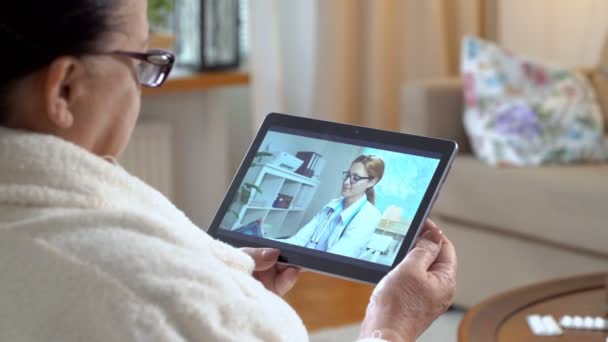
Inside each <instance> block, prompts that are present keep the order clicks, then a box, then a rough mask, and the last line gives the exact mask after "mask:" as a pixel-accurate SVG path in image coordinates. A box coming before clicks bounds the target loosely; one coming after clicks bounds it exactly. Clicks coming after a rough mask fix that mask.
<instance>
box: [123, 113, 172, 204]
mask: <svg viewBox="0 0 608 342" xmlns="http://www.w3.org/2000/svg"><path fill="white" fill-rule="evenodd" d="M120 164H121V165H122V166H123V167H124V168H125V169H126V170H127V171H129V172H130V173H131V174H133V175H135V176H137V177H138V178H140V179H142V180H143V181H144V182H146V183H147V184H149V185H151V186H152V187H154V188H156V189H157V190H159V191H160V192H161V193H163V194H164V195H165V196H167V197H168V198H169V199H171V200H174V198H173V159H172V132H171V124H170V123H166V122H140V123H138V124H137V125H136V126H135V130H134V131H133V135H132V136H131V141H130V142H129V145H128V146H127V149H126V150H125V152H124V153H123V155H122V157H121V158H120Z"/></svg>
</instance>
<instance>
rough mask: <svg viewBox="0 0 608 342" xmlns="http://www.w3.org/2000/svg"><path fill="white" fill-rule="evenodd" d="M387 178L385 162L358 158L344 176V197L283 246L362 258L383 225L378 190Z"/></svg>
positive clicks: (376, 159)
mask: <svg viewBox="0 0 608 342" xmlns="http://www.w3.org/2000/svg"><path fill="white" fill-rule="evenodd" d="M383 175H384V161H383V160H382V159H381V158H379V157H376V156H371V155H361V156H359V157H357V158H356V159H355V160H353V162H352V163H351V165H350V169H349V170H348V171H345V172H344V178H343V181H342V197H340V198H337V199H334V200H331V201H330V202H329V203H327V204H326V205H325V206H324V207H323V208H322V209H321V210H320V211H319V212H318V213H317V214H316V215H315V216H314V217H313V218H312V220H310V222H308V223H307V224H306V225H305V226H304V227H302V229H300V230H299V231H298V232H297V233H296V234H295V235H294V236H292V237H290V238H289V239H286V240H284V241H283V242H286V243H291V244H295V245H299V246H303V247H308V248H314V249H317V250H320V251H327V252H329V253H334V254H341V255H344V256H349V257H353V258H357V257H359V256H360V255H361V254H362V253H363V252H364V249H365V246H367V243H368V242H369V239H370V238H371V236H372V234H373V233H374V230H375V229H376V226H377V225H378V222H380V217H381V214H380V211H379V210H378V209H377V208H376V207H375V206H374V201H375V193H374V186H375V185H376V184H378V182H379V181H380V180H381V179H382V176H383Z"/></svg>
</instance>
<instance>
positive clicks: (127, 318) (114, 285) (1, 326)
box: [0, 128, 308, 341]
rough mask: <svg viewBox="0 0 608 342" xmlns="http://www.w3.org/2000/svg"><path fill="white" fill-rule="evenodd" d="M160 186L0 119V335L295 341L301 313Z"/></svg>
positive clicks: (300, 335) (302, 336) (299, 337)
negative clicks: (13, 127) (192, 219)
mask: <svg viewBox="0 0 608 342" xmlns="http://www.w3.org/2000/svg"><path fill="white" fill-rule="evenodd" d="M252 268H253V261H252V259H251V258H250V257H249V256H247V255H246V254H244V253H242V252H240V251H239V250H237V249H234V248H232V247H230V246H228V245H226V244H224V243H222V242H219V241H216V240H213V239H212V238H211V237H209V236H208V235H207V234H206V233H205V232H203V231H202V230H200V229H199V228H198V227H196V226H195V225H194V224H192V222H190V220H188V218H187V217H186V216H185V215H184V214H183V213H182V212H181V211H179V210H177V209H176V208H175V207H174V206H173V205H172V204H171V203H170V202H169V201H168V200H167V199H166V198H165V197H164V196H162V195H161V194H160V193H158V192H157V191H156V190H154V189H152V188H151V187H149V186H147V185H146V184H144V183H143V182H142V181H140V180H139V179H137V178H136V177H133V176H131V175H130V174H128V173H127V172H126V171H124V170H123V169H121V168H120V167H118V166H115V165H112V164H111V163H109V162H107V161H105V160H103V159H101V158H99V157H97V156H95V155H93V154H91V153H89V152H87V151H86V150H84V149H82V148H80V147H79V146H76V145H74V144H71V143H69V142H66V141H64V140H61V139H59V138H56V137H53V136H48V135H41V134H33V133H27V132H23V131H16V130H9V129H5V128H0V341H305V340H307V339H308V336H307V333H306V330H305V328H304V326H303V324H302V321H301V320H300V318H299V317H298V316H297V314H296V313H295V312H294V311H293V309H292V308H291V307H290V306H289V305H288V304H287V303H285V302H284V301H283V300H282V299H281V298H280V297H278V296H276V295H275V294H273V293H271V292H270V291H267V290H266V289H265V288H264V287H263V286H262V284H261V283H259V282H258V281H257V280H256V279H254V278H253V277H252V276H251V272H252Z"/></svg>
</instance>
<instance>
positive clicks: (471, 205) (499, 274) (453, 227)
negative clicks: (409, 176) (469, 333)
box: [400, 78, 608, 308]
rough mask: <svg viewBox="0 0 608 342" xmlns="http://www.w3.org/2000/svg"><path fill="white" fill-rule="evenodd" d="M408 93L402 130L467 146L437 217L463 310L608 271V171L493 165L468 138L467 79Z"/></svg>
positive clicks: (419, 85)
mask: <svg viewBox="0 0 608 342" xmlns="http://www.w3.org/2000/svg"><path fill="white" fill-rule="evenodd" d="M400 95H401V96H400V99H401V105H400V106H401V122H402V124H401V125H402V127H401V130H402V131H403V132H407V133H412V134H419V135H427V136H434V137H440V138H449V139H454V140H456V141H457V142H458V144H459V146H460V151H459V156H458V157H457V158H456V161H455V163H454V165H453V167H452V170H451V171H450V174H449V175H448V178H447V180H446V182H445V184H444V185H443V188H442V190H441V193H440V195H439V198H438V199H437V202H436V203H435V205H434V207H433V210H432V213H431V217H432V219H434V220H435V221H436V222H437V223H438V224H439V225H440V227H441V229H442V230H443V231H444V232H445V233H446V235H447V236H448V237H449V238H450V239H451V240H452V241H453V242H454V244H455V246H456V251H457V255H458V259H459V270H458V275H457V281H458V283H457V290H456V297H455V300H454V304H455V305H457V306H461V307H465V308H467V307H471V306H473V305H474V304H477V303H479V302H480V301H482V300H483V299H485V298H487V297H489V296H492V295H495V294H497V293H500V292H502V291H506V290H509V289H512V288H514V287H518V286H523V285H526V284H530V283H535V282H538V281H542V280H547V279H550V278H556V277H562V276H568V275H572V274H577V273H588V272H608V164H575V165H562V166H543V167H528V168H514V167H492V166H488V165H486V164H483V163H482V162H480V161H478V160H477V159H476V158H475V156H473V155H472V153H471V150H470V145H469V143H468V141H467V136H466V134H465V131H464V127H463V124H462V116H463V110H464V108H463V95H462V83H461V81H460V79H457V78H454V79H438V80H423V81H416V82H411V83H408V84H407V85H405V86H404V87H403V89H402V91H401V94H400ZM606 96H608V94H607V95H606Z"/></svg>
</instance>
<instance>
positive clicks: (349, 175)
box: [342, 171, 374, 184]
mask: <svg viewBox="0 0 608 342" xmlns="http://www.w3.org/2000/svg"><path fill="white" fill-rule="evenodd" d="M342 175H343V176H344V180H347V179H350V182H351V183H352V184H355V183H358V182H359V181H360V180H362V179H374V177H361V176H359V175H358V174H356V173H350V172H348V171H344V172H342Z"/></svg>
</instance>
